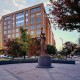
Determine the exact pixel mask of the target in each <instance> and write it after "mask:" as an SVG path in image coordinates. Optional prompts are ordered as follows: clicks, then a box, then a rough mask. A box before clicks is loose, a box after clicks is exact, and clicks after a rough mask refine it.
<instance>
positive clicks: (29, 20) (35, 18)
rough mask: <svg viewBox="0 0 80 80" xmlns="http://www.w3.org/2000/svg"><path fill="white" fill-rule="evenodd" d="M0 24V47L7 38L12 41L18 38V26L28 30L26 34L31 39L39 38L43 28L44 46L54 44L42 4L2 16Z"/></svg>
mask: <svg viewBox="0 0 80 80" xmlns="http://www.w3.org/2000/svg"><path fill="white" fill-rule="evenodd" d="M0 24H1V25H0V38H1V39H0V46H1V47H2V46H3V47H4V43H5V42H6V41H7V40H8V38H11V39H12V38H16V37H19V36H20V33H19V28H20V26H22V27H23V28H24V29H28V31H27V33H28V34H30V35H31V36H32V37H33V38H34V37H39V36H40V33H41V28H42V27H43V32H44V33H45V34H46V35H45V36H46V44H51V45H52V44H53V45H54V44H55V41H54V35H53V33H52V30H51V26H50V22H49V19H48V17H47V14H46V12H45V9H44V5H43V4H42V3H41V4H38V5H35V6H32V7H28V8H25V9H22V10H19V11H16V12H13V13H10V14H7V15H4V16H2V18H1V21H0ZM1 27H2V28H1ZM1 29H2V30H1ZM1 31H2V32H1ZM1 44H3V45H1Z"/></svg>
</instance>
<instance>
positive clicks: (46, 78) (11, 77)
mask: <svg viewBox="0 0 80 80" xmlns="http://www.w3.org/2000/svg"><path fill="white" fill-rule="evenodd" d="M36 66H37V63H22V64H9V65H0V80H80V62H79V61H76V64H57V63H55V64H54V63H52V66H53V68H36Z"/></svg>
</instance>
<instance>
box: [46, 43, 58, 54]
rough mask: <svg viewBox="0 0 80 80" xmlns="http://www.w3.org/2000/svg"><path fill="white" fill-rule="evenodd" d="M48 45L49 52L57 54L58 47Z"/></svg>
mask: <svg viewBox="0 0 80 80" xmlns="http://www.w3.org/2000/svg"><path fill="white" fill-rule="evenodd" d="M46 47H47V53H48V54H50V55H51V54H53V55H55V54H56V51H57V49H56V47H55V46H54V45H49V44H48V45H46Z"/></svg>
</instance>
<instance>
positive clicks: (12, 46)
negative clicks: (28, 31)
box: [5, 39, 20, 59]
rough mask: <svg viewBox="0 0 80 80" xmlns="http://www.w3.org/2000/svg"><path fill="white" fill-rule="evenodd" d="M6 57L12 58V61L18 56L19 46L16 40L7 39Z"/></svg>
mask: <svg viewBox="0 0 80 80" xmlns="http://www.w3.org/2000/svg"><path fill="white" fill-rule="evenodd" d="M5 46H6V51H7V55H9V56H12V57H13V59H14V58H15V57H18V56H19V50H20V47H19V44H18V41H17V39H12V40H11V39H8V41H7V42H6V43H5Z"/></svg>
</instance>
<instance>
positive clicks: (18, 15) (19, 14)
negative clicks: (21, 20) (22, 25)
mask: <svg viewBox="0 0 80 80" xmlns="http://www.w3.org/2000/svg"><path fill="white" fill-rule="evenodd" d="M23 15H24V12H20V13H17V14H16V17H20V16H23Z"/></svg>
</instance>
